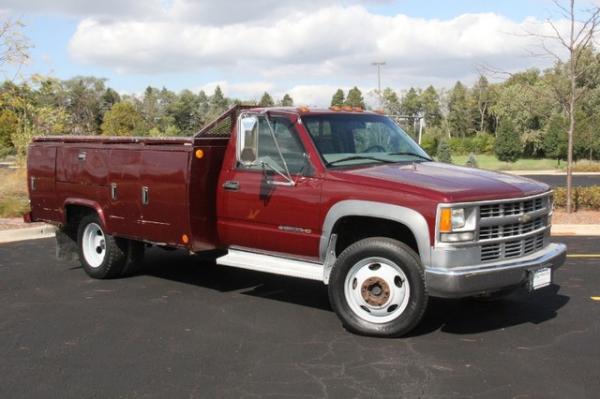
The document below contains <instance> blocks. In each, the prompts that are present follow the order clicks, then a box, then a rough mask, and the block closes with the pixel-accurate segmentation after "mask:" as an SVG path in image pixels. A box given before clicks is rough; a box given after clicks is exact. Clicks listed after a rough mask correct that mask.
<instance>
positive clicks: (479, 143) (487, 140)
mask: <svg viewBox="0 0 600 399" xmlns="http://www.w3.org/2000/svg"><path fill="white" fill-rule="evenodd" d="M495 146H496V138H495V137H494V136H493V135H491V134H489V133H477V136H475V137H473V147H474V148H473V151H472V152H474V153H475V154H493V153H494V148H495Z"/></svg>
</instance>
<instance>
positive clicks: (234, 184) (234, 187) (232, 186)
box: [223, 180, 240, 191]
mask: <svg viewBox="0 0 600 399" xmlns="http://www.w3.org/2000/svg"><path fill="white" fill-rule="evenodd" d="M223 188H224V189H225V190H228V191H238V190H239V189H240V182H239V181H235V180H227V181H226V182H225V183H224V184H223Z"/></svg>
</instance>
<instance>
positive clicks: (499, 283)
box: [425, 244, 567, 298]
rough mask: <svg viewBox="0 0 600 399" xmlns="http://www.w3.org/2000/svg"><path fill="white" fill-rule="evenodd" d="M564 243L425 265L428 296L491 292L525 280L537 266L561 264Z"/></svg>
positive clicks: (555, 266)
mask: <svg viewBox="0 0 600 399" xmlns="http://www.w3.org/2000/svg"><path fill="white" fill-rule="evenodd" d="M566 256H567V246H566V245H564V244H549V245H547V246H546V247H545V248H543V249H541V250H540V251H538V252H535V253H532V254H531V255H528V256H524V257H521V258H516V259H511V260H509V261H501V262H495V263H486V264H484V265H474V266H460V267H455V268H435V267H427V268H426V269H425V283H426V285H427V290H428V291H429V294H430V295H431V296H438V297H445V298H458V297H466V296H471V295H477V294H483V293H488V292H494V291H498V290H501V289H503V288H506V287H511V286H518V285H522V284H524V283H526V282H527V281H528V275H529V273H530V272H531V271H534V270H536V269H541V268H546V267H549V268H551V269H552V270H555V269H557V268H558V267H560V266H561V265H562V264H563V263H564V262H565V259H566Z"/></svg>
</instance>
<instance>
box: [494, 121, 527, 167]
mask: <svg viewBox="0 0 600 399" xmlns="http://www.w3.org/2000/svg"><path fill="white" fill-rule="evenodd" d="M522 151H523V146H522V145H521V138H520V137H519V133H518V132H517V130H516V129H515V127H514V125H513V123H512V121H511V120H510V119H506V120H505V121H503V122H502V123H501V124H500V128H499V129H498V132H497V137H496V148H495V153H496V156H497V157H498V159H499V160H501V161H504V162H515V161H516V160H517V159H519V156H521V153H522Z"/></svg>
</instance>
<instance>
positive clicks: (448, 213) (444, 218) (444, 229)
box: [439, 208, 452, 233]
mask: <svg viewBox="0 0 600 399" xmlns="http://www.w3.org/2000/svg"><path fill="white" fill-rule="evenodd" d="M439 227H440V233H449V232H451V231H452V209H450V208H442V210H441V213H440V226H439Z"/></svg>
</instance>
